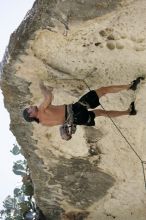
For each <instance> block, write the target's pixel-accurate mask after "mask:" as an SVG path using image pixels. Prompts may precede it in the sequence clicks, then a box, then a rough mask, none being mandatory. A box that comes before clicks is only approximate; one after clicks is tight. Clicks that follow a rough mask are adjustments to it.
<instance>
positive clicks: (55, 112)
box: [23, 77, 144, 126]
mask: <svg viewBox="0 0 146 220" xmlns="http://www.w3.org/2000/svg"><path fill="white" fill-rule="evenodd" d="M143 79H144V78H143V77H138V78H137V79H136V80H134V81H132V83H131V84H128V85H114V86H108V87H101V88H99V89H97V90H91V91H89V92H88V93H87V94H85V95H84V96H82V97H81V98H80V99H79V100H78V102H76V103H74V104H72V112H73V124H75V125H86V126H94V125H95V121H94V119H95V117H99V116H105V117H118V116H122V115H136V113H137V111H136V110H135V106H134V102H132V103H131V104H130V107H129V108H128V109H127V110H125V111H113V110H110V111H106V110H102V109H95V108H96V107H97V106H100V102H99V99H100V98H101V97H102V96H104V95H106V94H107V93H117V92H120V91H122V90H129V89H131V90H133V91H135V90H136V89H137V85H138V84H139V83H140V81H141V80H143ZM40 89H41V91H42V94H43V95H44V100H43V102H42V103H41V104H40V106H30V107H28V108H26V109H24V111H23V117H24V119H25V120H26V121H27V122H33V121H35V122H37V123H41V124H42V125H45V126H55V125H63V124H64V123H65V122H66V120H67V117H68V115H67V114H68V113H67V105H52V101H53V94H52V90H53V88H51V87H46V86H44V84H43V83H41V84H40ZM89 109H90V110H89ZM91 109H93V110H91Z"/></svg>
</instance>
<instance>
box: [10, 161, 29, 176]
mask: <svg viewBox="0 0 146 220" xmlns="http://www.w3.org/2000/svg"><path fill="white" fill-rule="evenodd" d="M26 171H27V164H26V160H17V161H16V162H14V165H13V172H14V173H15V174H16V175H20V176H25V175H26Z"/></svg>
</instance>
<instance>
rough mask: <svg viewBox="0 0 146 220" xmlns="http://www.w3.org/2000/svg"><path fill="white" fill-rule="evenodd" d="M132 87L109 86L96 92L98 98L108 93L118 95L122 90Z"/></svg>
mask: <svg viewBox="0 0 146 220" xmlns="http://www.w3.org/2000/svg"><path fill="white" fill-rule="evenodd" d="M130 86H131V85H115V86H107V87H101V88H99V89H97V90H95V91H96V93H97V95H98V97H99V98H100V97H102V96H104V95H106V94H108V93H117V92H120V91H122V90H128V89H129V88H130Z"/></svg>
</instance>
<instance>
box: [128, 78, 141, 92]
mask: <svg viewBox="0 0 146 220" xmlns="http://www.w3.org/2000/svg"><path fill="white" fill-rule="evenodd" d="M141 80H144V77H143V76H139V77H137V79H135V80H133V81H132V82H131V86H130V88H129V89H132V90H133V91H135V90H136V89H137V85H138V84H139V83H140V81H141Z"/></svg>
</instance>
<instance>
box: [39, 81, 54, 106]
mask: <svg viewBox="0 0 146 220" xmlns="http://www.w3.org/2000/svg"><path fill="white" fill-rule="evenodd" d="M40 89H41V92H42V94H43V95H44V101H43V102H42V104H41V105H40V107H42V108H47V107H48V106H49V105H51V103H52V101H53V94H52V91H53V88H52V87H46V86H45V85H44V84H43V83H42V82H41V83H40Z"/></svg>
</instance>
